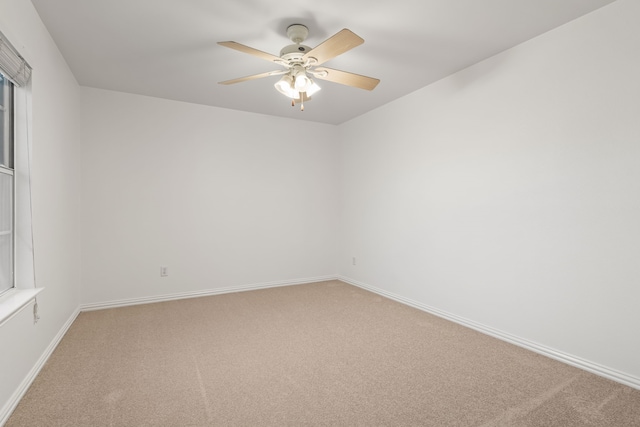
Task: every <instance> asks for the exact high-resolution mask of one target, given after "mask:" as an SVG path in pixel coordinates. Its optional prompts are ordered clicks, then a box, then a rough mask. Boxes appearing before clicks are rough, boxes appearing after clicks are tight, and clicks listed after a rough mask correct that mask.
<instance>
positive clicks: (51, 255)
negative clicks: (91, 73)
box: [0, 0, 80, 423]
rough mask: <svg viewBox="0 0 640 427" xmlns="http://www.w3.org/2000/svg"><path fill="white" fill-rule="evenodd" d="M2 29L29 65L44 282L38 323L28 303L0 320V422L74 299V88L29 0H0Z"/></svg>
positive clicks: (39, 272) (69, 315)
mask: <svg viewBox="0 0 640 427" xmlns="http://www.w3.org/2000/svg"><path fill="white" fill-rule="evenodd" d="M0 31H2V32H3V33H4V35H5V36H6V37H7V38H9V39H10V41H11V43H12V44H13V45H14V46H15V47H16V48H17V49H18V50H19V51H20V53H21V54H22V55H23V56H24V57H25V58H26V60H27V61H28V62H29V63H30V64H31V66H32V67H33V80H32V98H31V105H32V118H33V122H32V128H31V136H32V152H33V162H32V181H33V209H34V223H33V226H34V235H35V253H36V277H37V280H38V286H41V287H45V290H44V291H43V292H42V293H41V294H40V296H39V297H38V302H39V306H40V316H41V319H40V321H39V323H37V324H35V325H34V323H33V316H32V312H31V309H29V308H27V309H25V310H23V311H22V312H21V313H20V314H19V315H18V316H16V317H14V318H12V319H11V320H10V321H8V322H6V323H5V324H3V325H2V326H1V327H0V423H2V420H3V417H5V416H6V415H7V413H8V410H9V409H10V407H11V405H12V404H13V403H14V402H15V398H16V397H17V396H18V395H19V394H20V393H21V392H22V391H24V390H23V386H24V385H25V380H26V379H28V378H29V376H30V375H31V374H32V373H33V372H32V369H33V368H34V367H35V366H36V365H37V364H38V361H39V360H40V359H41V357H42V356H43V355H44V354H46V353H47V351H48V350H49V349H50V348H49V346H50V345H51V344H52V343H54V342H56V340H57V336H58V334H59V332H60V331H61V330H63V329H64V326H65V325H66V324H67V323H68V322H69V321H70V320H71V319H73V318H74V316H75V313H77V308H78V305H79V301H80V289H79V287H80V270H79V263H80V233H79V197H80V186H79V183H80V169H79V165H80V127H79V116H80V109H79V101H80V98H79V97H80V94H79V92H80V89H79V86H78V85H77V83H76V81H75V78H74V77H73V75H72V74H71V73H70V71H69V69H68V67H67V65H66V63H65V61H64V59H63V58H62V56H61V55H60V53H59V52H58V50H57V48H56V46H55V45H54V43H53V41H52V40H51V38H50V37H49V34H48V33H47V31H46V29H45V27H44V26H43V25H42V22H41V21H40V18H39V17H38V15H37V13H36V12H35V10H34V9H33V6H32V5H31V2H29V1H24V0H3V1H1V2H0ZM18 96H22V94H20V95H18ZM20 113H21V114H22V113H23V112H20ZM18 214H19V215H28V214H29V213H28V212H24V211H22V212H18ZM22 243H24V242H21V244H22ZM23 279H24V277H22V276H19V277H18V286H25V285H26V286H32V284H30V283H25V280H23Z"/></svg>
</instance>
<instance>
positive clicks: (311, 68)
mask: <svg viewBox="0 0 640 427" xmlns="http://www.w3.org/2000/svg"><path fill="white" fill-rule="evenodd" d="M308 35H309V29H308V28H307V27H306V26H305V25H302V24H293V25H289V26H288V27H287V37H289V39H290V40H291V41H292V42H293V43H294V44H291V45H288V46H285V47H284V48H282V49H281V50H280V56H275V55H271V54H269V53H266V52H262V51H260V50H257V49H254V48H252V47H249V46H245V45H243V44H240V43H237V42H233V41H227V42H218V44H219V45H221V46H225V47H228V48H231V49H234V50H237V51H240V52H244V53H248V54H250V55H253V56H256V57H258V58H261V59H264V60H267V61H269V62H273V63H276V64H279V65H281V66H283V67H284V68H285V69H284V70H275V71H268V72H266V73H261V74H255V75H252V76H247V77H241V78H237V79H233V80H226V81H223V82H220V84H224V85H229V84H234V83H240V82H244V81H247V80H254V79H259V78H263V77H269V76H277V75H282V76H283V77H282V78H281V79H280V80H279V81H278V82H277V83H276V84H275V85H274V86H275V88H276V89H277V90H278V92H280V93H282V94H284V95H285V96H287V97H288V98H291V105H295V103H297V102H300V103H301V110H304V101H308V100H310V99H311V98H310V97H311V95H312V94H313V93H315V92H317V91H318V90H320V87H319V86H318V85H317V84H316V83H315V82H313V80H312V79H311V77H310V76H313V77H315V78H318V79H322V80H328V81H332V82H334V83H339V84H342V85H346V86H352V87H357V88H360V89H366V90H373V89H374V88H375V87H376V86H377V84H378V83H379V82H380V80H378V79H375V78H372V77H366V76H362V75H359V74H354V73H349V72H346V71H340V70H335V69H332V68H327V67H322V68H316V67H317V66H319V65H321V64H323V63H325V62H326V61H329V60H330V59H333V58H335V57H336V56H338V55H341V54H343V53H345V52H347V51H349V50H351V49H353V48H354V47H356V46H359V45H361V44H362V43H364V40H363V39H362V38H360V37H359V36H357V35H356V34H354V33H353V32H351V31H350V30H348V29H346V28H345V29H343V30H341V31H339V32H338V33H336V34H334V35H333V36H331V37H329V38H328V39H327V40H325V41H324V42H322V43H321V44H320V45H318V46H316V47H315V48H311V47H309V46H306V45H303V44H302V42H304V41H305V40H306V39H307V37H308Z"/></svg>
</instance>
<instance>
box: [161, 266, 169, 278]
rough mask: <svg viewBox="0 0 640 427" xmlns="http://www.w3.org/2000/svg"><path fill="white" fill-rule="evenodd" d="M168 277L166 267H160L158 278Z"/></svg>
mask: <svg viewBox="0 0 640 427" xmlns="http://www.w3.org/2000/svg"><path fill="white" fill-rule="evenodd" d="M168 275H169V270H168V269H167V267H160V277H167V276H168Z"/></svg>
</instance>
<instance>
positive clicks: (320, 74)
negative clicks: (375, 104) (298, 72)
mask: <svg viewBox="0 0 640 427" xmlns="http://www.w3.org/2000/svg"><path fill="white" fill-rule="evenodd" d="M325 72H326V75H325ZM311 74H312V75H313V76H314V77H316V78H319V79H322V80H328V81H330V82H334V83H340V84H341V85H347V86H353V87H357V88H360V89H366V90H373V89H374V88H375V87H376V86H377V85H378V83H380V80H379V79H374V78H373V77H367V76H361V75H360V74H354V73H348V72H346V71H340V70H334V69H333V68H326V67H322V68H315V69H314V70H313V72H312V73H311Z"/></svg>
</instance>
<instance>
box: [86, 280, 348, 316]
mask: <svg viewBox="0 0 640 427" xmlns="http://www.w3.org/2000/svg"><path fill="white" fill-rule="evenodd" d="M337 278H338V276H319V277H309V278H306V279H293V280H280V281H275V282H263V283H256V284H251V285H240V286H230V287H226V288H216V289H205V290H202V291H192V292H179V293H175V294H166V295H157V296H150V297H141V298H128V299H122V300H116V301H105V302H98V303H89V304H82V305H80V311H92V310H103V309H106V308H116V307H126V306H129V305H139V304H151V303H154V302H162V301H173V300H179V299H186V298H197V297H206V296H211V295H221V294H228V293H232V292H244V291H255V290H259V289H267V288H276V287H280V286H293V285H302V284H305V283H314V282H324V281H326V280H336V279H337Z"/></svg>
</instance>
